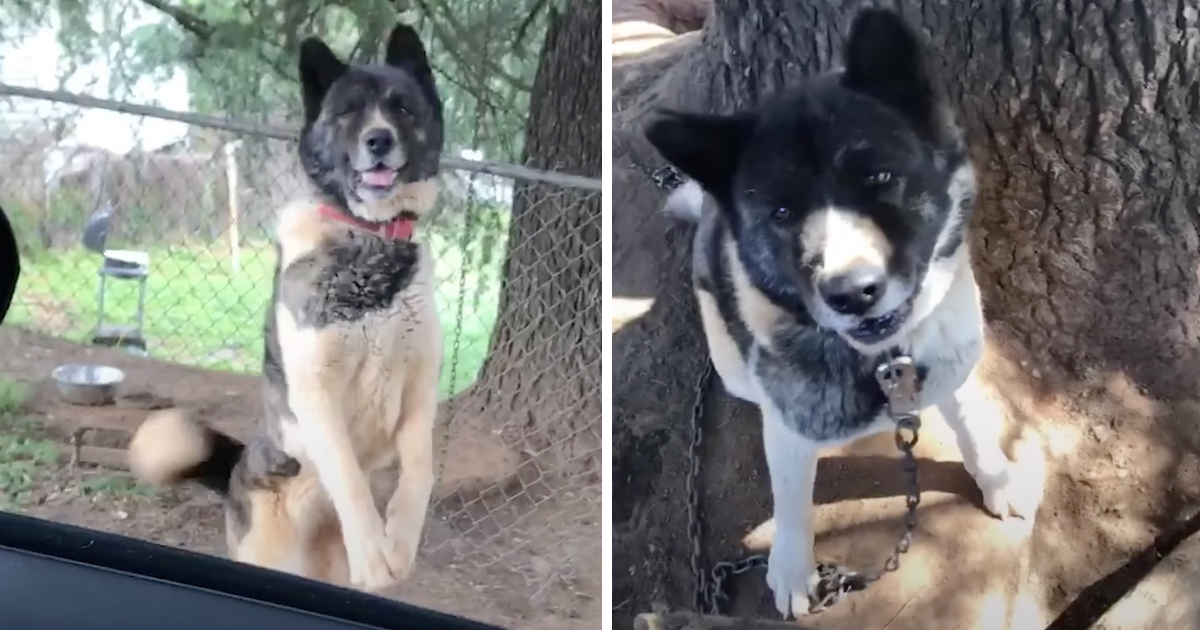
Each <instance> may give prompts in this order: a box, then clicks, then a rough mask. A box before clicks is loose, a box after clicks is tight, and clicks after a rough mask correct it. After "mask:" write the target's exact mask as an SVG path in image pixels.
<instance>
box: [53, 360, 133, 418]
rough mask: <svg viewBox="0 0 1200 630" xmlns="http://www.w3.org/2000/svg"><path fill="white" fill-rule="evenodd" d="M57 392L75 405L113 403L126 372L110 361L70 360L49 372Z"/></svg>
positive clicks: (92, 405)
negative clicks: (72, 361)
mask: <svg viewBox="0 0 1200 630" xmlns="http://www.w3.org/2000/svg"><path fill="white" fill-rule="evenodd" d="M50 378H53V379H54V386H55V387H56V388H57V389H58V395H59V396H60V397H61V398H62V399H63V400H65V401H67V402H69V403H71V404H73V405H87V406H91V407H96V406H100V405H111V404H112V403H113V401H114V400H116V398H117V388H118V387H119V386H120V385H121V382H122V381H124V380H125V373H124V372H122V371H121V370H118V369H117V368H115V367H109V366H107V365H89V364H84V363H68V364H66V365H60V366H58V367H56V368H54V371H53V372H51V373H50Z"/></svg>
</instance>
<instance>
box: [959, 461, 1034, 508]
mask: <svg viewBox="0 0 1200 630" xmlns="http://www.w3.org/2000/svg"><path fill="white" fill-rule="evenodd" d="M1017 472H1018V471H1017V466H1016V465H1015V464H1012V463H1011V462H1008V463H1007V465H1005V466H1003V467H1002V468H1001V469H1000V472H998V473H992V474H976V475H975V483H977V484H978V485H979V490H980V491H981V492H982V493H983V506H984V507H985V508H987V511H988V512H991V513H992V514H993V515H995V516H997V517H999V518H1000V520H1005V519H1007V518H1008V517H1009V515H1012V516H1017V517H1019V518H1023V519H1030V518H1033V517H1034V515H1035V514H1037V510H1038V507H1039V506H1040V505H1041V502H1042V484H1041V483H1039V482H1038V481H1037V480H1033V479H1022V478H1021V477H1022V476H1021V475H1019V474H1017Z"/></svg>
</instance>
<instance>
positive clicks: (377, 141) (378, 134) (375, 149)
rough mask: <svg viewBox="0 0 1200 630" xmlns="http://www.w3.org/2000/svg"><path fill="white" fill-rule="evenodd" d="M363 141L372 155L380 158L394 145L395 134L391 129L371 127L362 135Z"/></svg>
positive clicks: (390, 150) (389, 151)
mask: <svg viewBox="0 0 1200 630" xmlns="http://www.w3.org/2000/svg"><path fill="white" fill-rule="evenodd" d="M363 143H364V144H366V145H367V151H369V152H370V153H371V155H372V156H373V157H377V158H382V157H384V156H386V155H387V154H388V153H391V152H392V149H393V148H394V147H395V146H396V136H395V135H393V134H392V130H391V129H382V128H379V129H372V130H370V131H368V132H367V133H366V134H365V135H364V136H363Z"/></svg>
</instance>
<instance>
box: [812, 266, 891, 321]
mask: <svg viewBox="0 0 1200 630" xmlns="http://www.w3.org/2000/svg"><path fill="white" fill-rule="evenodd" d="M886 288H887V272H885V271H884V270H883V269H880V268H879V267H876V266H874V265H859V266H855V267H852V268H850V269H847V270H845V271H843V272H841V273H837V274H834V275H830V276H826V277H825V278H822V279H821V280H820V281H819V282H818V284H817V291H818V292H820V294H821V299H823V300H825V303H826V304H828V305H829V308H832V309H833V310H835V311H837V312H839V313H841V314H843V315H864V314H866V312H867V311H869V310H871V307H872V306H875V305H876V304H877V303H879V300H881V299H883V292H884V289H886Z"/></svg>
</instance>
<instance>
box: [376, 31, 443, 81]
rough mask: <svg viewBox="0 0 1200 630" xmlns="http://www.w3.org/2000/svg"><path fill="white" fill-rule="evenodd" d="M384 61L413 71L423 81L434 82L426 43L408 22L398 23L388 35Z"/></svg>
mask: <svg viewBox="0 0 1200 630" xmlns="http://www.w3.org/2000/svg"><path fill="white" fill-rule="evenodd" d="M383 62H384V63H386V64H387V65H389V66H396V67H399V68H405V69H407V70H409V71H411V72H413V73H414V74H416V75H417V78H418V79H420V80H421V81H422V82H427V83H429V84H431V85H432V83H433V69H432V68H431V67H430V66H429V57H428V56H427V55H426V54H425V44H423V43H421V36H420V35H419V34H417V31H416V30H415V29H413V27H411V26H409V25H407V24H397V25H396V27H395V28H393V29H392V33H391V35H388V40H387V48H386V52H385V53H384V57H383Z"/></svg>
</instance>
